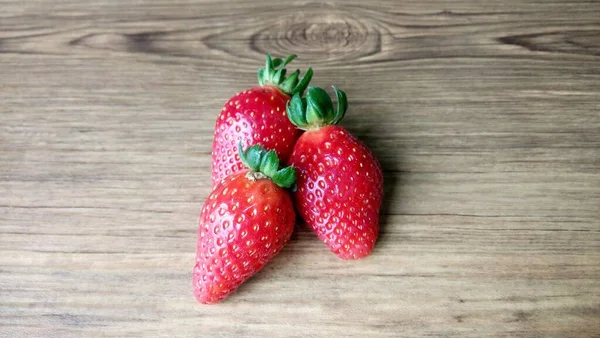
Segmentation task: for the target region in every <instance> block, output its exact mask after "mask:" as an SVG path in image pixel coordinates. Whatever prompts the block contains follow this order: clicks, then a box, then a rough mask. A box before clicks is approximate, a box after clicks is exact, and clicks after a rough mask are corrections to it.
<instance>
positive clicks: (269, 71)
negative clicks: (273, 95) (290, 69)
mask: <svg viewBox="0 0 600 338" xmlns="http://www.w3.org/2000/svg"><path fill="white" fill-rule="evenodd" d="M265 74H266V77H267V79H266V80H267V81H266V82H270V80H271V79H272V78H273V75H274V74H275V70H274V69H273V60H272V59H271V54H267V59H266V61H265Z"/></svg>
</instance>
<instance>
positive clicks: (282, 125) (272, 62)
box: [212, 55, 312, 186]
mask: <svg viewBox="0 0 600 338" xmlns="http://www.w3.org/2000/svg"><path fill="white" fill-rule="evenodd" d="M295 57H296V55H290V56H288V57H287V58H286V59H285V60H282V59H280V58H274V59H271V56H270V55H267V61H266V64H265V68H261V69H259V71H258V83H259V84H260V86H257V87H254V88H250V89H248V90H244V91H243V92H241V93H238V94H236V95H235V96H233V97H232V98H231V99H229V101H227V103H226V104H225V106H224V107H223V109H222V110H221V113H220V114H219V117H218V118H217V122H216V125H215V135H214V140H213V146H212V181H213V186H214V185H215V184H217V183H218V182H219V181H220V180H222V179H223V178H225V177H227V176H228V175H230V174H232V173H235V172H237V171H240V170H242V169H244V165H243V164H242V162H241V161H240V158H239V156H238V155H237V145H238V143H239V142H240V141H241V142H242V145H243V146H244V147H248V146H250V145H253V144H260V145H262V146H264V147H265V148H267V149H273V150H275V152H276V153H277V156H278V157H279V158H280V159H281V161H282V162H283V163H285V162H286V161H287V159H288V157H289V156H290V154H291V152H292V149H293V148H294V144H295V143H296V139H298V137H299V136H300V133H301V131H300V130H298V129H296V128H295V127H294V125H293V124H291V123H290V121H289V120H288V118H287V117H286V113H285V107H286V104H287V103H288V101H289V100H290V98H291V96H292V95H294V94H300V95H302V93H303V92H304V90H305V89H306V87H307V86H308V83H309V82H310V80H311V78H312V69H311V68H309V69H308V70H307V71H306V74H305V75H304V77H303V78H302V79H301V80H300V79H299V75H300V71H299V70H296V71H295V72H293V73H292V74H290V75H289V76H287V77H286V69H285V66H286V65H287V64H288V63H290V62H291V61H292V60H293V59H294V58H295Z"/></svg>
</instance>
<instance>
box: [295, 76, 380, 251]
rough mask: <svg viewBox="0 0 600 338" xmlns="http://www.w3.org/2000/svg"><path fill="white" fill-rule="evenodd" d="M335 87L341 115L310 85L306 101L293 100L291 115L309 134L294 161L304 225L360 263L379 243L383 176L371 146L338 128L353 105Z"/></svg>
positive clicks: (302, 138)
mask: <svg viewBox="0 0 600 338" xmlns="http://www.w3.org/2000/svg"><path fill="white" fill-rule="evenodd" d="M334 89H335V93H336V96H337V100H338V106H337V110H335V111H334V108H333V103H332V101H331V98H330V97H329V95H328V94H327V92H325V91H324V90H323V89H321V88H318V87H310V88H309V89H308V91H307V94H306V98H301V97H300V95H294V97H293V98H292V100H291V102H290V104H289V106H288V108H287V112H288V116H289V118H290V120H291V121H292V123H294V124H295V125H296V126H298V127H299V128H301V129H304V130H306V132H305V133H304V134H302V136H300V138H299V139H298V141H297V143H296V145H295V146H294V151H293V152H292V155H291V157H290V161H289V163H290V164H292V165H293V166H294V167H296V171H297V175H298V179H297V182H296V184H297V190H296V192H295V193H294V197H295V202H296V208H297V209H298V212H299V213H300V215H301V216H302V218H303V219H304V221H305V222H306V223H308V225H310V226H311V227H312V229H313V230H314V231H315V232H316V234H317V235H318V237H319V238H320V239H321V240H322V241H323V242H325V244H327V246H328V247H329V248H330V249H331V251H333V253H335V254H336V255H337V256H338V257H340V258H342V259H359V258H362V257H365V256H367V255H369V253H370V252H371V250H372V249H373V246H374V245H375V241H376V240H377V235H378V228H379V225H378V224H379V208H380V206H381V199H382V195H383V174H382V171H381V166H380V164H379V162H377V160H376V159H375V157H374V156H373V154H372V153H371V151H370V150H369V149H368V148H367V146H365V144H363V143H362V142H361V141H360V140H359V139H357V138H356V137H354V136H352V135H351V134H350V133H349V132H348V131H347V130H346V129H344V128H343V127H341V126H336V125H335V124H336V123H338V122H339V121H340V120H341V119H342V117H343V116H344V114H345V112H346V109H347V108H348V103H347V99H346V94H345V93H344V92H343V91H341V90H338V89H336V88H335V87H334Z"/></svg>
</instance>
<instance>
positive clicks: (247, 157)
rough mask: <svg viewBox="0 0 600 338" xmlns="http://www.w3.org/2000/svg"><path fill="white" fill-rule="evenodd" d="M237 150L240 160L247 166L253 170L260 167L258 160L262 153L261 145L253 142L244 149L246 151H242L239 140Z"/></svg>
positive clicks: (259, 160) (260, 158)
mask: <svg viewBox="0 0 600 338" xmlns="http://www.w3.org/2000/svg"><path fill="white" fill-rule="evenodd" d="M238 152H239V154H240V160H241V161H242V163H244V164H245V165H246V166H247V167H248V168H250V169H251V170H254V171H258V170H259V169H260V162H261V160H262V156H263V153H264V148H263V146H261V145H259V144H255V145H253V146H252V147H250V148H248V149H246V151H243V150H242V143H241V142H240V143H239V144H238Z"/></svg>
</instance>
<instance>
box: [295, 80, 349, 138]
mask: <svg viewBox="0 0 600 338" xmlns="http://www.w3.org/2000/svg"><path fill="white" fill-rule="evenodd" d="M333 90H334V92H335V96H336V97H337V109H334V107H333V101H332V100H331V97H330V96H329V94H327V92H326V91H325V90H324V89H323V88H320V87H309V88H308V91H307V92H306V97H301V96H300V95H299V94H296V95H294V96H293V97H292V99H291V100H290V101H289V102H288V105H287V115H288V118H289V119H290V121H291V122H292V123H293V124H294V125H296V127H298V128H300V129H304V130H308V129H318V128H320V127H323V126H328V125H331V124H337V123H338V122H340V120H341V119H342V118H343V117H344V114H345V113H346V110H347V109H348V98H347V97H346V93H344V91H342V90H340V89H337V88H336V87H335V86H334V87H333Z"/></svg>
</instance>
